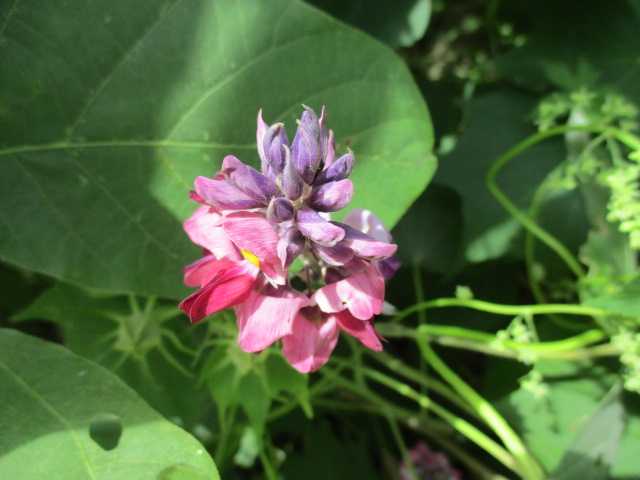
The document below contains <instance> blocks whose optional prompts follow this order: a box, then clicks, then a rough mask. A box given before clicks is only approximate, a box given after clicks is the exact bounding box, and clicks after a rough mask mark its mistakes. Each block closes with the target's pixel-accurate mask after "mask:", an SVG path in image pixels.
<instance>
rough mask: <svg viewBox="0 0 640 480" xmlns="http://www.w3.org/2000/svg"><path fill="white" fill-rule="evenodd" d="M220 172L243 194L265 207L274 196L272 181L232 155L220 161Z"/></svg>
mask: <svg viewBox="0 0 640 480" xmlns="http://www.w3.org/2000/svg"><path fill="white" fill-rule="evenodd" d="M222 172H223V173H224V174H225V175H226V176H227V177H228V178H229V179H230V180H231V182H232V183H233V184H234V185H235V186H237V187H238V188H239V189H240V190H242V191H243V192H244V193H246V194H247V195H249V196H250V197H251V198H253V199H255V200H256V201H258V202H260V204H261V205H263V206H266V205H267V204H268V203H269V200H271V198H272V197H273V196H275V194H276V191H277V190H276V184H275V183H273V180H271V179H270V178H268V177H266V176H264V175H263V174H261V173H260V172H258V171H257V170H256V169H255V168H252V167H250V166H249V165H245V164H244V163H242V162H241V161H240V160H239V159H238V158H236V157H234V156H233V155H227V156H226V157H224V160H223V161H222Z"/></svg>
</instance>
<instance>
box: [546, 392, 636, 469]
mask: <svg viewBox="0 0 640 480" xmlns="http://www.w3.org/2000/svg"><path fill="white" fill-rule="evenodd" d="M625 420H626V419H625V414H624V407H623V405H622V402H621V399H620V388H619V386H616V387H614V390H612V392H610V394H609V395H608V396H607V398H605V400H604V401H603V403H602V405H601V406H600V408H598V410H596V412H595V413H594V414H593V415H592V416H591V418H589V420H587V422H586V423H585V425H584V426H583V427H582V430H581V431H580V433H579V434H578V436H577V438H576V439H575V441H574V442H573V444H572V445H571V446H570V447H569V450H568V451H567V453H565V454H564V456H563V457H562V460H561V461H560V466H559V467H558V468H557V469H556V471H555V472H554V473H553V474H552V477H551V478H552V479H554V480H572V479H574V478H580V479H583V480H607V479H609V478H610V477H609V472H610V470H611V468H612V466H613V462H614V460H615V457H616V453H617V450H618V445H619V443H620V438H621V437H622V432H623V431H624V425H625Z"/></svg>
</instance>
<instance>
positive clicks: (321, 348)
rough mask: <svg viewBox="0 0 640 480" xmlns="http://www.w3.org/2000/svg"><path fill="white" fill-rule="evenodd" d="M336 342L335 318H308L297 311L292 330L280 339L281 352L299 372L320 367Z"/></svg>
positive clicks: (325, 361) (327, 358)
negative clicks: (313, 319)
mask: <svg viewBox="0 0 640 480" xmlns="http://www.w3.org/2000/svg"><path fill="white" fill-rule="evenodd" d="M337 342H338V326H337V323H336V320H335V318H333V317H329V318H327V319H326V320H325V319H317V320H315V321H312V320H309V319H308V318H307V317H306V316H305V315H304V314H303V313H299V314H298V316H297V317H296V318H295V320H294V322H293V331H292V332H291V335H287V336H286V337H283V339H282V353H283V354H284V356H285V358H286V359H287V361H288V362H289V363H290V364H291V365H292V366H293V368H295V369H296V370H298V371H299V372H301V373H309V372H313V371H315V370H318V369H319V368H320V367H322V366H323V365H324V364H325V363H327V361H328V360H329V357H330V356H331V353H332V352H333V349H334V348H335V347H336V343H337Z"/></svg>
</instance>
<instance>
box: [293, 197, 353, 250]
mask: <svg viewBox="0 0 640 480" xmlns="http://www.w3.org/2000/svg"><path fill="white" fill-rule="evenodd" d="M296 220H297V223H298V228H299V229H300V232H301V233H302V234H303V235H304V236H305V237H308V238H310V239H311V240H313V241H314V242H316V243H318V244H320V245H322V246H324V247H333V246H334V245H335V244H336V243H338V242H339V241H340V240H342V239H343V238H344V235H345V232H344V230H343V229H342V228H340V227H339V226H337V225H334V224H333V223H331V222H329V221H327V220H325V219H324V218H322V217H321V216H320V215H319V214H318V212H316V211H314V210H311V209H310V208H307V207H304V208H301V209H300V210H298V214H297V215H296Z"/></svg>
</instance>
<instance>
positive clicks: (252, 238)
mask: <svg viewBox="0 0 640 480" xmlns="http://www.w3.org/2000/svg"><path fill="white" fill-rule="evenodd" d="M326 119H327V117H326V112H325V110H324V108H323V109H322V112H321V114H320V116H317V115H316V114H315V112H314V111H313V110H312V109H310V108H308V107H305V110H304V112H303V114H302V116H301V118H300V121H299V122H298V129H297V131H296V134H295V136H294V138H293V140H292V141H291V142H289V140H288V137H287V134H286V132H285V130H284V125H283V124H281V123H275V124H273V125H267V124H266V123H265V122H264V120H263V119H262V115H261V113H259V115H258V128H257V132H256V140H257V149H258V155H259V157H260V161H261V170H260V171H258V170H256V169H254V168H252V167H250V166H249V165H246V164H244V163H243V162H241V161H240V160H239V159H237V158H236V157H234V156H231V155H228V156H226V157H225V158H224V160H223V162H222V168H221V169H220V171H219V172H217V173H216V174H215V175H214V176H213V177H204V176H200V177H197V178H196V180H195V182H194V191H193V192H192V193H191V198H192V199H193V200H195V201H196V202H198V203H199V204H201V206H200V207H199V208H198V209H197V210H196V211H195V212H194V214H193V215H192V216H191V217H190V218H189V219H188V220H186V221H185V222H184V228H185V231H186V232H187V235H188V236H189V238H190V239H191V241H192V242H193V243H195V244H196V245H198V246H200V247H202V249H203V252H204V253H203V257H202V258H201V259H200V260H198V261H196V262H194V263H192V264H191V265H189V266H187V267H186V268H185V271H184V281H185V283H186V284H187V285H188V286H190V287H194V288H197V290H196V291H195V292H194V293H193V294H191V295H190V296H189V297H187V298H186V299H185V300H183V301H182V303H181V304H180V308H182V310H184V312H185V313H186V314H187V315H188V316H189V318H190V319H191V321H192V322H194V323H195V322H198V321H200V320H202V319H203V318H204V317H206V316H208V315H211V314H213V313H215V312H218V311H220V310H223V309H226V308H231V307H232V308H234V310H235V314H236V318H237V325H238V343H239V345H240V347H241V348H242V349H243V350H245V351H247V352H259V351H261V350H264V349H265V348H267V347H269V346H270V345H272V344H273V343H275V342H277V341H278V340H280V339H282V345H283V353H284V355H285V357H286V358H287V360H288V361H289V362H290V363H291V364H292V365H293V366H294V368H296V369H298V370H299V371H301V372H311V371H314V370H317V369H318V368H320V367H321V366H322V365H324V364H325V363H326V362H327V361H328V359H329V357H330V356H331V353H332V352H333V349H334V348H335V346H336V343H337V341H338V336H339V333H340V331H342V332H345V333H347V334H349V335H351V336H353V337H355V338H357V339H358V340H359V341H360V342H361V343H362V344H363V345H364V346H365V347H367V348H370V349H372V350H375V351H379V350H381V349H382V344H381V342H380V337H379V336H378V334H377V333H376V331H375V328H374V326H373V317H374V316H375V315H378V314H380V313H381V312H382V308H383V304H384V294H385V280H386V279H388V278H390V277H391V276H392V275H393V274H394V273H395V271H396V270H397V268H398V266H399V264H398V261H397V260H396V259H395V257H393V255H394V254H395V252H396V249H397V246H396V245H395V244H393V243H392V239H391V235H390V234H389V232H387V231H386V230H385V228H384V226H383V225H382V222H381V221H380V220H379V219H378V218H377V217H375V216H374V215H373V214H372V213H371V212H369V211H367V210H354V211H353V212H352V213H351V214H349V215H348V216H347V217H346V219H345V222H344V223H340V222H335V221H332V220H331V217H330V215H331V212H334V211H337V210H340V209H342V208H343V207H345V206H346V205H347V204H348V203H349V202H350V201H351V198H352V196H353V193H354V187H353V183H352V182H351V180H349V179H348V178H347V177H349V175H350V173H351V171H352V169H353V166H354V161H355V159H354V156H353V153H352V152H347V153H345V154H344V155H342V156H339V157H337V158H336V152H335V145H334V136H333V132H332V131H331V130H329V129H328V128H327V127H326V125H325V124H326ZM296 258H300V259H301V260H302V263H303V265H304V268H303V270H302V271H301V272H300V273H298V274H297V275H298V276H299V277H300V280H301V281H302V282H303V283H305V284H306V293H304V294H303V293H301V292H299V291H296V290H295V289H294V288H293V287H292V285H293V283H292V282H291V281H290V280H291V279H290V278H289V271H288V269H289V266H290V265H292V263H293V262H294V260H295V259H296Z"/></svg>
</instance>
